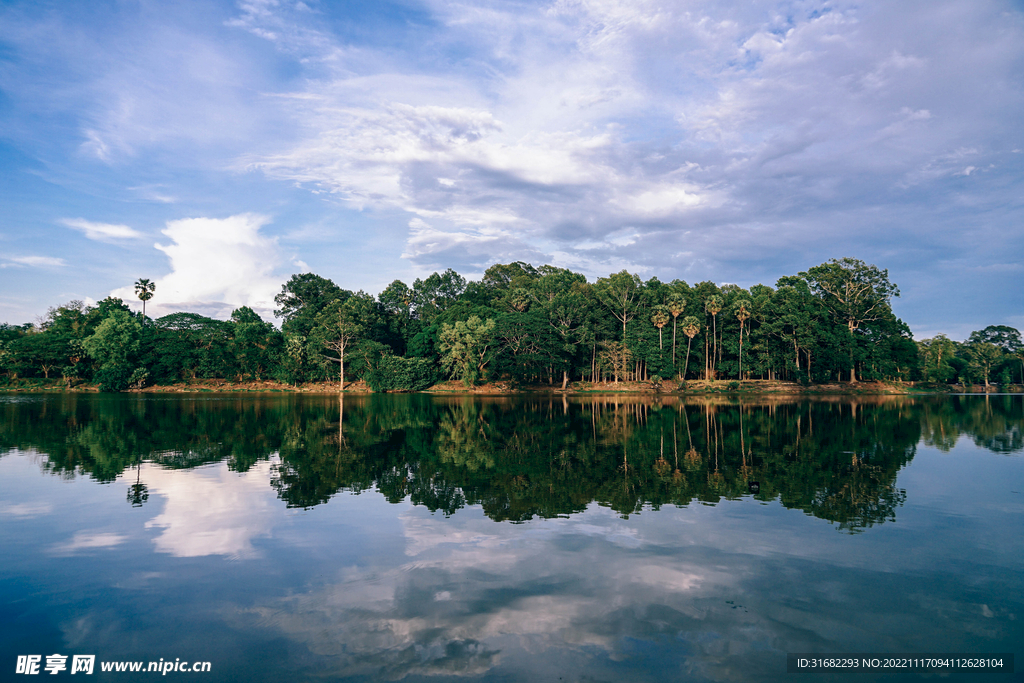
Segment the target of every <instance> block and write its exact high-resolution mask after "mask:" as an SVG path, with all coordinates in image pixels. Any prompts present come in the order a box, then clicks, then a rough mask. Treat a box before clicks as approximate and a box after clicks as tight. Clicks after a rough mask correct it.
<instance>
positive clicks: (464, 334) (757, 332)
mask: <svg viewBox="0 0 1024 683" xmlns="http://www.w3.org/2000/svg"><path fill="white" fill-rule="evenodd" d="M135 286H136V292H137V294H138V297H139V299H140V300H141V301H142V302H143V312H142V313H134V312H133V311H131V310H130V308H129V307H128V305H127V304H126V303H125V302H124V301H122V300H121V299H117V298H113V297H110V298H107V299H104V300H103V301H101V302H99V303H98V304H97V305H95V306H87V305H85V304H83V303H82V302H81V301H71V302H69V303H67V304H64V305H62V306H59V307H56V308H52V309H50V310H49V311H48V313H47V315H46V316H45V318H44V319H43V320H41V321H40V322H39V323H38V324H25V325H20V326H19V325H10V324H4V325H0V374H2V376H3V378H4V380H5V381H7V382H12V381H18V380H21V379H31V378H43V379H52V378H59V379H60V380H62V381H63V382H65V383H66V384H67V385H69V386H71V385H74V384H76V383H80V382H92V383H95V384H98V385H100V387H101V388H103V389H105V390H113V391H118V390H124V389H127V388H132V387H142V386H145V385H147V384H152V383H159V384H166V383H174V382H183V381H190V380H195V379H204V378H226V379H232V380H257V381H258V380H264V379H273V380H278V381H281V382H286V383H290V384H300V383H308V382H325V381H337V382H340V384H341V386H342V387H344V386H346V385H347V384H348V383H349V382H351V381H352V380H357V379H362V380H365V381H366V382H367V383H368V384H369V385H370V387H371V388H372V389H374V390H375V391H388V390H421V389H425V388H428V387H430V386H432V385H433V384H435V383H437V382H438V381H441V380H444V379H446V378H452V379H456V380H461V381H462V382H465V384H466V385H473V384H476V383H479V382H486V381H507V382H510V383H512V384H514V385H536V384H546V385H554V386H561V387H562V388H565V387H566V386H567V384H568V383H569V382H571V381H584V382H595V383H600V382H613V383H618V382H622V381H633V382H638V381H653V382H654V383H659V382H664V381H670V380H671V381H675V382H685V381H687V380H695V379H703V380H716V379H726V380H746V379H770V380H775V379H778V380H790V381H799V382H802V383H812V382H829V381H838V380H846V381H858V380H890V381H892V380H904V381H911V380H925V381H931V382H939V383H974V382H979V383H985V384H986V385H988V384H990V383H994V382H998V383H1003V384H1008V383H1011V382H1014V381H1024V379H1022V373H1024V355H1022V350H1024V346H1022V344H1021V338H1020V333H1019V332H1018V331H1017V330H1015V329H1013V328H1011V327H1007V326H989V327H987V328H985V329H984V330H980V331H977V332H974V333H973V334H972V335H971V337H970V338H969V339H968V340H966V341H965V342H963V343H959V342H955V341H953V340H950V339H948V338H946V337H944V336H942V335H939V336H938V337H936V338H934V339H928V340H924V341H921V342H917V343H915V342H914V341H913V339H912V336H911V332H910V329H909V328H908V327H907V325H906V324H905V323H903V322H902V321H901V320H899V319H898V318H897V317H896V316H895V315H894V313H893V311H892V307H891V301H892V299H893V298H894V297H898V296H899V288H898V287H897V286H896V285H895V284H893V283H891V282H890V281H889V277H888V271H886V270H883V269H879V268H877V267H876V266H874V265H868V264H866V263H864V262H863V261H859V260H856V259H851V258H844V259H833V260H831V261H829V262H827V263H824V264H821V265H818V266H815V267H813V268H809V269H808V270H807V271H805V272H800V273H798V274H797V275H792V276H785V277H782V278H780V279H779V280H778V281H777V282H776V284H775V286H774V287H770V286H767V285H760V284H759V285H755V286H753V287H751V288H749V289H743V288H741V287H738V286H736V285H732V284H723V285H717V284H715V283H713V282H709V281H705V282H700V283H697V284H694V285H690V284H688V283H686V282H684V281H682V280H673V281H671V282H661V281H660V280H659V279H658V278H651V279H649V280H647V281H644V280H642V279H641V278H640V277H639V276H638V275H636V274H633V273H629V272H628V271H625V270H624V271H622V272H619V273H614V274H611V275H609V276H607V277H603V278H598V279H597V280H596V281H595V282H589V281H588V280H587V278H586V277H585V276H584V275H582V274H580V273H575V272H572V271H571V270H567V269H564V268H556V267H553V266H541V267H534V266H533V265H531V264H528V263H524V262H518V261H517V262H514V263H508V264H496V265H494V266H491V267H490V268H488V269H487V271H486V272H485V273H484V275H483V277H482V278H481V279H480V280H479V281H467V279H466V278H464V277H463V276H461V275H459V274H458V273H457V272H455V271H454V270H452V269H448V270H446V271H444V272H443V273H434V274H432V275H431V276H429V277H427V278H425V279H422V280H421V279H417V280H415V281H414V282H413V283H412V285H411V286H409V285H407V284H405V283H404V282H402V281H400V280H395V281H394V282H392V283H391V284H390V285H388V286H387V287H386V288H385V289H384V291H383V292H381V293H380V294H379V295H377V296H376V297H375V296H372V295H370V294H367V293H366V292H363V291H356V292H353V291H351V290H347V289H343V288H342V287H340V286H339V285H337V284H335V283H334V282H333V281H332V280H330V279H328V278H324V277H321V276H319V275H315V274H312V273H304V274H299V275H293V276H292V277H291V278H290V279H289V280H288V281H287V282H286V283H285V284H284V285H282V288H281V292H280V293H279V294H278V295H277V297H276V298H275V302H276V304H277V309H276V310H275V315H277V316H278V317H279V318H281V319H282V324H281V327H280V329H278V328H277V327H275V326H274V325H273V324H272V323H270V322H268V321H265V320H263V319H262V318H261V317H260V316H259V315H258V314H257V313H256V312H255V311H253V310H252V309H250V308H248V307H241V308H239V309H237V310H235V311H234V312H233V313H232V314H231V317H230V319H229V320H226V321H223V320H215V319H213V318H209V317H205V316H202V315H199V314H196V313H187V312H179V313H172V314H170V315H166V316H163V317H160V318H156V319H150V318H148V317H147V316H146V315H145V304H146V302H148V301H150V300H151V299H153V298H154V296H157V292H156V291H155V286H154V284H153V283H152V282H150V281H149V280H145V279H143V280H139V281H138V282H136V283H135Z"/></svg>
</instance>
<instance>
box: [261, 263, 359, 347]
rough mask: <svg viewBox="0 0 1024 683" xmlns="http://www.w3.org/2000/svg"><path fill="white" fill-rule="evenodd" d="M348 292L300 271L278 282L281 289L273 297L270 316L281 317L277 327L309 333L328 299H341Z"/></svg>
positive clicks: (350, 294) (298, 333) (306, 334)
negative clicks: (272, 311)
mask: <svg viewBox="0 0 1024 683" xmlns="http://www.w3.org/2000/svg"><path fill="white" fill-rule="evenodd" d="M350 296H352V292H349V291H347V290H343V289H341V288H340V287H338V285H336V284H334V283H333V282H332V281H330V280H328V279H327V278H323V277H320V276H319V275H314V274H313V273H302V274H300V275H292V277H291V279H290V280H288V282H286V283H285V284H283V285H281V292H280V293H279V294H278V295H277V296H275V297H274V303H276V304H277V306H278V308H277V309H276V310H275V311H274V315H276V316H278V317H280V318H284V323H283V324H282V325H281V330H282V331H283V332H286V333H288V334H295V335H300V336H309V333H310V332H311V331H312V329H313V327H314V326H315V325H316V317H317V316H318V315H319V314H320V312H321V311H323V310H324V309H325V308H326V307H327V306H328V305H329V304H330V303H331V302H333V301H336V300H339V299H340V300H342V301H344V300H345V299H347V298H348V297H350Z"/></svg>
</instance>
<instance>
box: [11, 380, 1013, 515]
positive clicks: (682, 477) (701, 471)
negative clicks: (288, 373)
mask: <svg viewBox="0 0 1024 683" xmlns="http://www.w3.org/2000/svg"><path fill="white" fill-rule="evenodd" d="M1022 405H1024V402H1022V399H1021V397H1019V396H985V397H981V396H977V397H976V396H953V397H913V398H912V397H902V396H900V397H891V396H889V397H882V396H878V397H857V398H855V399H853V398H851V397H836V398H833V399H824V400H822V399H818V400H814V401H804V400H786V399H777V398H763V399H760V400H743V401H742V402H739V401H736V400H730V399H728V398H718V397H716V398H707V399H698V400H692V399H689V400H686V399H679V398H677V397H664V398H661V399H659V398H658V397H641V396H636V397H629V396H622V395H608V396H593V397H564V396H560V395H543V396H535V397H530V396H516V397H469V396H465V397H438V396H431V395H424V394H407V395H369V396H361V397H353V396H349V397H345V398H344V399H339V397H336V396H308V395H283V396H266V395H263V396H238V395H219V396H209V397H203V398H202V399H195V398H192V397H189V398H179V397H150V396H143V397H124V396H109V397H108V396H87V395H74V394H71V395H52V396H33V397H25V396H8V397H3V398H0V409H2V411H3V419H2V423H0V455H6V454H9V453H11V452H12V451H13V450H15V449H17V450H19V451H37V452H39V453H42V454H44V455H45V456H46V458H45V459H44V460H43V468H44V469H45V470H46V471H48V472H51V473H53V474H57V475H60V476H64V477H73V476H76V475H77V474H87V475H89V476H91V477H93V478H94V479H96V480H97V481H100V482H111V481H114V480H115V479H116V478H117V477H118V476H120V475H122V474H123V473H124V472H125V471H126V470H127V469H129V468H132V467H135V468H139V467H140V466H142V467H143V468H144V467H146V466H150V465H148V463H156V464H158V465H159V466H161V467H165V468H191V467H196V466H199V465H202V464H206V463H214V462H221V461H226V462H227V466H228V467H229V468H230V469H232V470H236V471H239V472H245V471H248V470H249V469H250V468H251V467H252V466H253V465H254V464H255V463H257V462H259V461H263V460H268V459H271V458H272V456H274V455H275V454H277V455H278V457H277V458H275V459H274V466H273V467H272V468H271V473H272V474H271V479H270V481H269V485H270V486H273V487H274V489H275V490H276V491H277V495H278V496H279V497H280V498H281V499H282V500H283V501H285V503H286V504H287V505H288V506H290V507H305V508H308V507H312V506H316V505H321V504H324V503H327V501H329V500H330V499H331V498H332V497H333V496H334V495H336V494H338V493H339V492H341V491H350V492H362V491H369V490H376V491H378V492H379V493H380V494H381V495H383V496H385V497H386V498H387V499H388V500H389V501H391V502H395V503H397V502H400V501H403V500H406V499H409V500H411V501H412V502H413V503H414V504H416V505H423V506H426V507H427V508H429V509H430V510H431V511H440V512H442V513H444V514H446V515H451V514H453V513H455V512H456V511H458V510H459V509H460V508H463V507H465V506H467V505H480V506H481V507H482V509H483V511H484V513H485V514H486V515H487V516H488V517H490V518H491V519H493V520H496V521H511V522H521V521H526V520H529V519H531V518H533V517H555V516H565V515H571V514H573V513H577V512H581V511H583V510H584V509H586V507H587V506H588V505H590V504H592V503H595V502H596V503H598V504H600V505H604V506H607V507H609V508H612V509H614V510H615V511H617V512H618V513H620V514H622V515H630V514H634V513H638V512H640V511H642V510H648V509H650V510H656V509H658V508H659V507H660V506H662V505H675V506H687V505H691V504H701V503H703V504H715V503H718V502H719V501H721V500H722V499H738V498H741V497H752V498H755V499H758V500H762V501H771V500H779V501H780V502H781V503H782V504H783V505H784V506H786V507H787V508H793V509H799V510H803V511H804V512H806V513H807V514H810V515H813V516H815V517H818V518H820V519H823V520H827V521H829V522H832V523H834V524H835V525H836V526H837V527H838V528H840V529H841V530H844V531H848V532H855V531H858V530H861V529H865V528H867V527H870V526H872V525H875V524H880V523H883V522H886V521H891V520H894V519H895V515H896V511H897V508H899V506H900V505H901V504H902V503H903V501H904V499H905V493H904V492H903V491H902V490H900V489H899V488H897V485H896V475H897V472H898V471H899V470H900V469H901V468H902V467H904V466H905V465H906V464H907V463H908V462H909V461H910V460H911V459H912V458H913V457H914V455H915V453H916V449H917V447H918V444H920V443H924V444H926V445H929V446H933V447H935V448H938V449H940V450H947V451H948V450H949V449H951V448H952V447H953V446H954V445H955V444H956V443H957V441H958V440H959V439H961V438H968V439H971V440H973V442H974V443H975V444H977V445H978V446H980V447H983V448H986V449H988V450H990V451H993V452H996V453H1005V454H1011V453H1019V452H1020V451H1021V450H1022V448H1024V443H1022V435H1021V431H1022V429H1021V427H1022V423H1024V409H1022ZM142 463H147V465H142ZM132 475H133V476H131V477H130V478H131V480H132V481H134V482H135V483H134V484H132V487H131V490H130V491H129V492H128V500H129V502H131V503H132V504H133V505H141V504H142V503H143V502H145V499H146V492H145V471H144V469H143V470H142V471H141V472H134V473H132Z"/></svg>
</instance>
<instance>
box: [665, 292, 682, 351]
mask: <svg viewBox="0 0 1024 683" xmlns="http://www.w3.org/2000/svg"><path fill="white" fill-rule="evenodd" d="M685 309H686V299H684V298H683V297H681V296H679V295H678V294H673V295H672V296H671V297H669V300H668V311H669V313H671V314H672V366H673V367H675V364H676V322H677V319H678V318H679V314H680V313H682V312H683V311H684V310H685Z"/></svg>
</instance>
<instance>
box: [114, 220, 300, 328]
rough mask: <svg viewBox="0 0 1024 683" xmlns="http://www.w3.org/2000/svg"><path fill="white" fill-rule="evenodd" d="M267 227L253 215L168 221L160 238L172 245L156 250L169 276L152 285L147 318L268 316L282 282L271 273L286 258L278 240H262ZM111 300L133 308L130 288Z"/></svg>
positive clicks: (132, 295) (264, 222)
mask: <svg viewBox="0 0 1024 683" xmlns="http://www.w3.org/2000/svg"><path fill="white" fill-rule="evenodd" d="M269 222H270V218H269V217H267V216H260V215H256V214H239V215H237V216H230V217H228V218H186V219H182V220H175V221H169V222H168V223H167V227H166V228H165V229H164V230H163V234H164V235H166V236H167V237H169V238H170V240H171V243H170V244H166V245H165V244H160V243H157V244H156V245H154V246H155V247H156V248H157V249H159V250H160V251H162V252H163V253H164V254H166V255H167V258H168V259H169V260H170V265H171V272H170V273H169V274H168V275H165V276H163V277H159V278H155V279H154V282H155V283H156V292H155V295H154V297H153V299H152V300H150V301H149V302H148V303H147V306H146V312H147V314H151V315H153V316H154V317H155V316H159V315H164V314H166V313H171V312H175V311H192V312H197V313H203V314H205V315H211V316H215V317H221V318H226V317H227V316H228V315H230V313H231V311H232V310H233V309H235V308H238V307H239V306H249V307H251V308H252V309H254V310H255V311H257V312H258V313H260V314H261V315H263V316H264V317H267V316H270V315H272V311H273V308H274V296H275V295H276V294H277V293H278V292H279V291H280V288H281V282H282V280H283V278H282V277H281V276H280V275H278V274H276V273H275V270H276V269H277V268H278V267H279V266H281V265H282V264H283V263H284V258H283V257H282V256H281V253H280V249H279V247H278V244H277V239H276V238H273V237H266V236H264V235H262V234H260V229H261V228H262V227H263V226H264V225H266V224H267V223H269ZM111 294H112V295H113V296H118V297H121V298H122V299H125V300H126V301H131V302H133V303H135V301H134V300H135V292H134V289H133V288H132V287H122V288H120V289H117V290H114V291H113V292H111Z"/></svg>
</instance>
